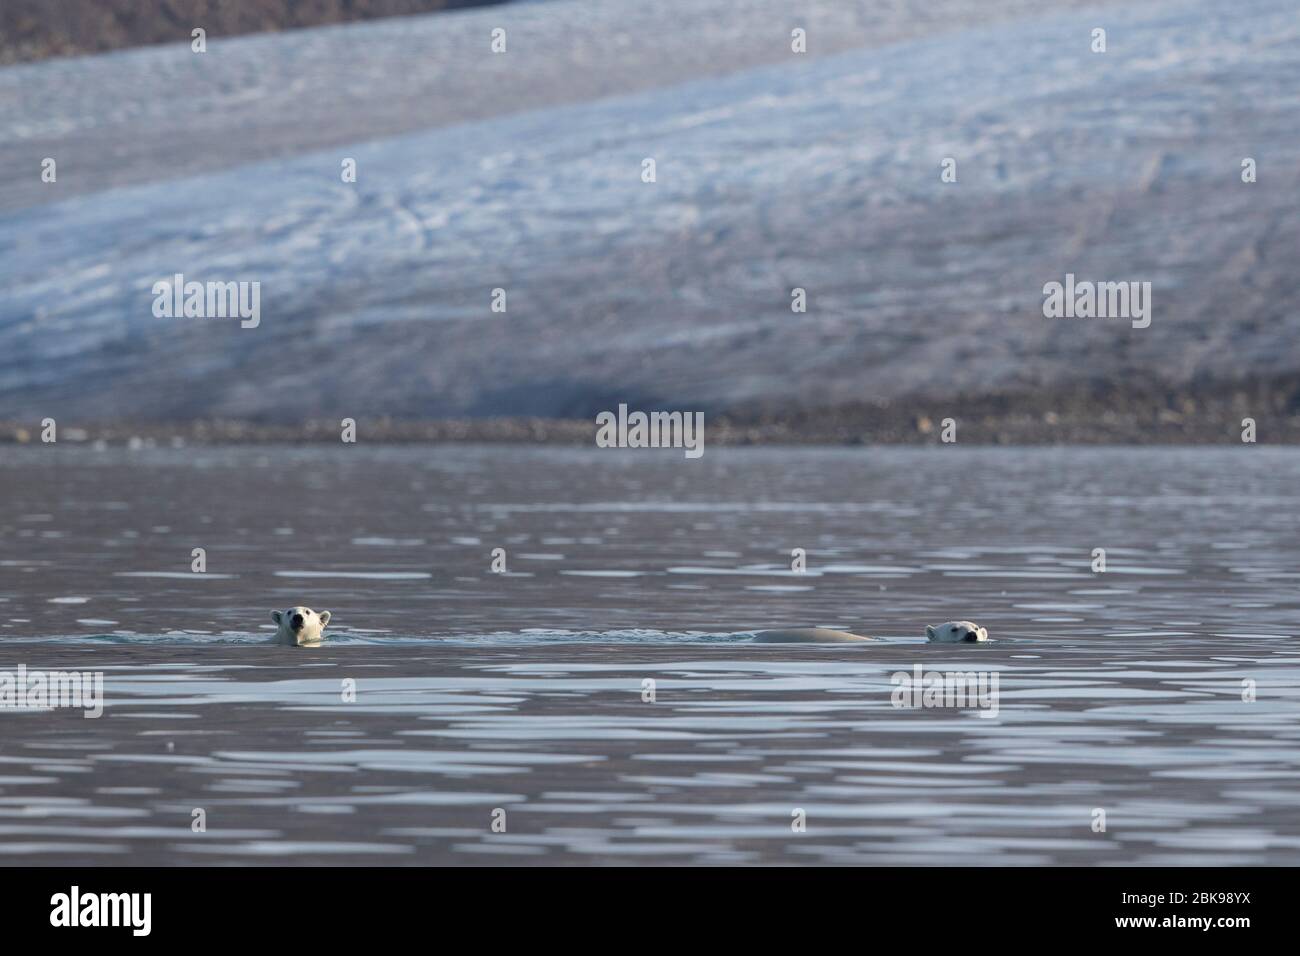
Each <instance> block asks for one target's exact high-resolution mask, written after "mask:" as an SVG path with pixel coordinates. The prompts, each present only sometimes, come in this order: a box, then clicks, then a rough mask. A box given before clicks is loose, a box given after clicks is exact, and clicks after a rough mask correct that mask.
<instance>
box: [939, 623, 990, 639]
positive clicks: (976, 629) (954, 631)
mask: <svg viewBox="0 0 1300 956" xmlns="http://www.w3.org/2000/svg"><path fill="white" fill-rule="evenodd" d="M925 636H926V637H928V638H929V639H930V640H931V641H933V642H934V643H936V644H965V643H971V644H974V643H976V642H978V641H987V640H988V639H989V632H988V630H987V629H986V628H983V627H980V626H979V625H978V624H975V623H973V622H971V621H949V622H948V623H947V624H940V625H938V626H937V627H936V626H933V625H927V626H926V628H925Z"/></svg>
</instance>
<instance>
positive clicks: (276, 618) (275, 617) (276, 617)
mask: <svg viewBox="0 0 1300 956" xmlns="http://www.w3.org/2000/svg"><path fill="white" fill-rule="evenodd" d="M280 617H281V613H280V612H279V611H272V612H271V620H273V621H275V623H276V624H279V623H280Z"/></svg>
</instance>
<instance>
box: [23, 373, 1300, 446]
mask: <svg viewBox="0 0 1300 956" xmlns="http://www.w3.org/2000/svg"><path fill="white" fill-rule="evenodd" d="M645 410H647V411H648V410H650V409H645ZM678 410H681V409H678ZM689 410H691V411H694V410H696V409H689ZM343 417H344V416H339V417H338V418H329V419H326V418H319V419H315V420H310V421H304V422H265V421H238V420H229V419H210V420H201V421H177V422H167V421H149V422H77V421H73V420H70V419H59V418H57V416H55V420H56V423H57V425H56V427H57V429H58V430H57V433H56V434H57V438H58V440H59V441H70V442H96V441H103V442H107V443H109V444H129V443H138V444H145V445H155V446H156V445H166V444H197V445H232V444H272V443H291V444H330V443H334V442H337V441H339V440H340V435H341V425H340V421H341V419H342V418H343ZM347 417H350V418H353V419H354V420H355V421H356V435H357V440H358V441H359V442H379V443H392V444H407V443H483V444H534V445H592V444H594V441H595V435H596V430H597V426H596V423H595V417H594V415H593V416H592V417H591V418H534V417H496V418H461V419H430V420H413V419H401V418H392V417H387V416H383V415H374V416H367V415H365V414H364V413H363V412H361V411H358V412H355V413H352V414H351V415H349V416H347ZM704 417H705V447H709V446H723V445H733V446H734V445H830V446H835V445H839V446H844V445H872V444H881V445H931V444H940V443H942V442H943V441H944V435H945V430H946V428H947V426H946V420H948V419H951V420H952V422H953V426H954V427H953V428H952V429H947V430H948V431H949V432H950V433H952V432H955V438H956V441H957V443H958V444H971V445H1053V444H1063V445H1066V444H1068V445H1107V444H1119V445H1123V444H1157V445H1188V444H1195V445H1218V444H1233V443H1241V442H1242V440H1243V438H1242V436H1243V432H1244V431H1245V429H1246V427H1247V426H1246V425H1245V424H1244V423H1245V422H1246V420H1248V419H1249V420H1253V422H1254V427H1255V440H1256V442H1257V443H1259V444H1266V445H1277V444H1285V445H1292V444H1300V400H1298V398H1297V391H1296V388H1295V387H1294V386H1292V387H1286V388H1278V387H1274V388H1264V387H1254V388H1241V389H1235V390H1234V389H1231V388H1223V387H1219V388H1213V389H1207V390H1205V391H1195V392H1192V391H1171V392H1166V393H1162V394H1147V395H1137V394H1133V393H1131V392H1121V391H1116V390H1107V391H1106V392H1104V393H1098V392H1096V391H1093V392H1088V393H1083V392H1080V393H1076V394H1069V395H1059V394H1058V395H1053V396H1046V395H1028V396H982V397H972V398H970V399H962V400H949V401H931V402H925V403H921V402H879V403H861V404H855V405H841V406H836V407H833V408H807V409H794V410H775V409H763V408H753V409H744V410H730V411H724V412H709V411H708V410H705V416H704ZM41 431H42V425H41V422H40V421H12V420H10V421H0V445H6V444H28V443H39V442H40V441H41Z"/></svg>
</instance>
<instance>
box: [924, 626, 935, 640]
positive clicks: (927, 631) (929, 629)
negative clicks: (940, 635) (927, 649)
mask: <svg viewBox="0 0 1300 956" xmlns="http://www.w3.org/2000/svg"><path fill="white" fill-rule="evenodd" d="M925 636H926V637H928V638H929V639H930V640H934V626H933V625H932V624H927V625H926V626H925Z"/></svg>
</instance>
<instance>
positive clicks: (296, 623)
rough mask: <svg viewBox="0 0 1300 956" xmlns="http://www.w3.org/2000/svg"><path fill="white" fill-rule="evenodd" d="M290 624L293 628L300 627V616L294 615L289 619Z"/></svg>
mask: <svg viewBox="0 0 1300 956" xmlns="http://www.w3.org/2000/svg"><path fill="white" fill-rule="evenodd" d="M290 622H291V623H292V624H293V626H294V627H302V615H301V614H295V615H294V616H293V617H292V618H290Z"/></svg>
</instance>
